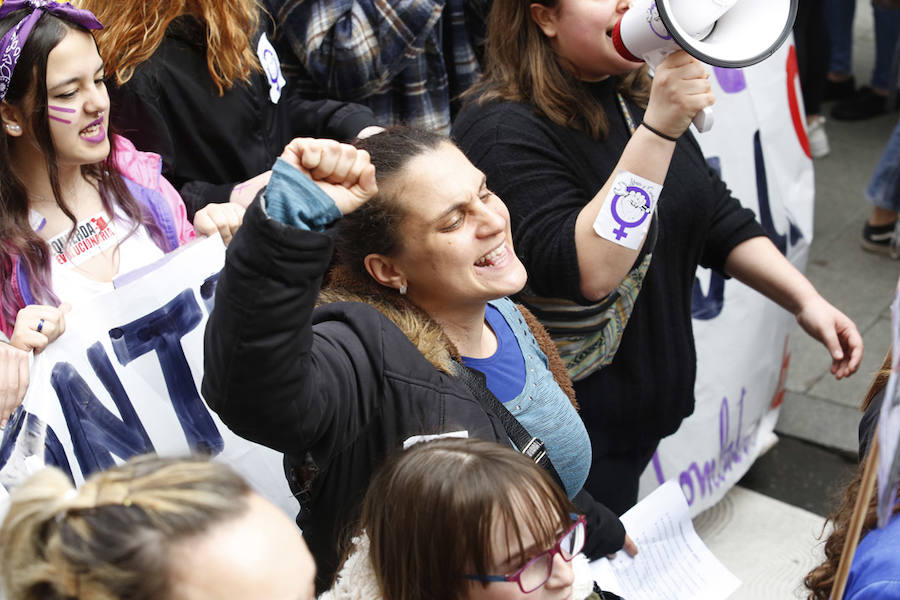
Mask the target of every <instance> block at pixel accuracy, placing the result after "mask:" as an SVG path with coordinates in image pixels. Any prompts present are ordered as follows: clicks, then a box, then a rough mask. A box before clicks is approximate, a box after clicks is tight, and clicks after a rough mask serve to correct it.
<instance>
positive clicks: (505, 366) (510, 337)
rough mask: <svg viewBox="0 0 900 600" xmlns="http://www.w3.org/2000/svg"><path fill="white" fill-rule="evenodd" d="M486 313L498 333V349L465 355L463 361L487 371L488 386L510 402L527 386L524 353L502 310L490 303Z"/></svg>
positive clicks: (505, 400)
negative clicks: (480, 355)
mask: <svg viewBox="0 0 900 600" xmlns="http://www.w3.org/2000/svg"><path fill="white" fill-rule="evenodd" d="M484 316H485V319H487V322H488V325H490V326H491V329H493V330H494V335H495V336H497V351H496V352H494V354H493V355H491V356H489V357H487V358H470V357H468V356H463V357H462V362H463V364H464V365H466V366H467V367H471V368H473V369H476V370H478V371H481V372H482V373H484V377H485V379H486V383H487V386H488V389H489V390H491V392H493V394H494V395H495V396H497V399H498V400H499V401H500V402H504V403H505V402H509V401H510V400H512V399H513V398H515V397H516V396H518V395H519V394H520V393H521V392H522V388H523V387H525V357H524V356H523V355H522V349H521V348H520V347H519V342H518V340H516V335H515V333H513V330H512V327H510V326H509V323H507V322H506V319H504V318H503V315H502V314H500V311H499V310H497V309H496V308H494V307H493V306H491V305H490V304H488V305H487V309H486V310H485V313H484Z"/></svg>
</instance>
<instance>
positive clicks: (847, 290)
mask: <svg viewBox="0 0 900 600" xmlns="http://www.w3.org/2000/svg"><path fill="white" fill-rule="evenodd" d="M855 29H856V36H855V38H854V68H855V70H856V74H855V75H856V81H857V82H862V83H866V82H868V80H869V77H870V75H871V68H872V64H873V63H874V41H873V37H872V35H873V34H872V11H871V9H870V8H869V6H868V2H864V1H863V0H860V1H859V2H858V3H857V14H856V22H855ZM829 108H830V106H829V105H827V104H826V107H825V109H826V113H827V110H828V109H829ZM896 123H897V113H891V114H888V115H884V116H882V117H878V118H875V119H871V120H868V121H857V122H846V121H843V122H842V121H835V120H833V119H829V120H828V122H827V124H826V130H827V132H828V136H829V140H830V142H831V154H830V155H829V156H827V157H825V158H823V159H819V160H817V161H816V162H815V170H816V200H815V211H816V212H815V225H814V238H813V243H812V246H811V248H810V253H809V262H808V265H807V269H806V275H807V277H809V279H810V281H812V283H813V284H814V285H815V286H816V288H818V290H819V291H820V292H821V293H822V295H823V296H825V298H827V299H828V300H829V301H830V302H832V303H833V304H834V305H836V306H837V307H838V308H840V309H841V310H843V311H844V312H845V313H846V314H847V315H848V316H849V317H850V318H852V319H853V320H854V322H855V323H856V325H857V327H858V328H859V330H860V333H862V335H863V341H864V343H865V354H864V357H863V363H862V366H861V367H860V369H859V372H857V373H856V374H855V375H854V376H853V377H850V378H849V379H845V380H842V381H835V379H834V378H833V377H832V376H831V374H830V373H829V372H828V366H829V360H828V356H827V354H826V353H825V352H824V350H822V348H821V346H820V345H819V344H818V343H816V342H814V341H812V340H811V339H810V338H809V337H808V336H806V335H805V334H804V333H803V332H802V331H800V329H799V327H798V328H796V329H795V331H794V333H793V335H792V336H791V343H790V349H791V363H790V367H789V369H790V370H789V372H788V381H787V389H788V391H787V394H786V395H785V401H784V406H783V408H782V412H781V418H780V419H779V423H778V427H777V431H778V432H780V433H786V434H789V435H793V436H796V437H800V438H803V439H807V440H810V441H813V442H815V443H818V444H822V445H826V446H831V447H835V448H840V449H844V450H849V451H853V452H855V451H856V448H857V441H856V439H857V433H856V432H857V429H856V427H857V423H858V422H859V416H860V415H859V405H860V401H861V400H862V397H863V395H864V394H865V392H866V390H867V389H868V386H869V383H870V382H871V379H872V375H873V374H874V373H875V372H876V371H877V370H878V368H879V367H880V366H881V362H882V360H883V359H884V355H885V352H887V349H888V346H889V345H890V304H891V302H892V301H893V297H894V289H895V286H896V284H897V278H898V275H900V262H898V261H894V260H891V259H890V258H888V257H885V256H880V255H874V254H870V253H868V252H864V251H863V250H862V249H861V248H860V246H859V236H860V232H861V229H862V225H863V222H864V221H865V219H866V217H867V216H868V213H869V211H870V206H869V205H868V204H867V203H866V201H865V199H864V197H863V189H864V187H865V186H866V184H867V183H868V181H869V177H870V176H871V175H872V171H873V169H874V167H875V164H876V163H877V161H878V158H879V156H880V155H881V151H882V149H883V147H884V144H885V143H886V141H887V139H888V137H889V135H890V133H891V130H892V129H893V127H894V125H895V124H896Z"/></svg>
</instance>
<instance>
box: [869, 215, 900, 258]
mask: <svg viewBox="0 0 900 600" xmlns="http://www.w3.org/2000/svg"><path fill="white" fill-rule="evenodd" d="M897 229H900V220H897V221H895V222H894V223H890V224H888V225H869V223H868V222H866V224H865V225H864V226H863V231H862V237H861V238H860V240H859V243H860V245H861V246H862V248H863V250H867V251H869V252H876V253H878V254H888V255H892V254H893V252H892V246H897V250H898V252H897V256H896V258H900V243H898V242H897V241H895V240H896V236H895V235H894V233H895V230H897Z"/></svg>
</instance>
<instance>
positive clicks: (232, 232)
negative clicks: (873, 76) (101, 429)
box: [0, 0, 863, 600]
mask: <svg viewBox="0 0 900 600" xmlns="http://www.w3.org/2000/svg"><path fill="white" fill-rule="evenodd" d="M396 4H397V6H396V7H392V10H390V11H388V10H386V8H385V7H384V6H381V5H378V4H377V3H368V2H354V3H350V2H347V3H344V2H327V3H325V2H303V3H301V2H276V1H275V0H267V1H266V2H264V3H258V2H256V1H255V0H224V1H223V0H215V1H213V0H175V1H173V2H168V3H165V6H161V5H159V4H158V3H152V2H150V1H149V0H121V1H119V2H108V1H107V0H78V1H77V6H73V5H71V4H69V3H58V2H55V1H53V0H5V1H4V2H3V3H2V4H0V36H2V38H0V120H2V128H3V131H2V135H0V281H2V286H3V288H2V302H0V329H2V331H3V334H4V336H5V338H6V340H7V341H8V343H7V341H4V342H0V360H2V364H0V384H2V385H0V394H2V395H0V427H4V426H5V425H6V424H7V422H8V421H9V419H10V418H11V416H12V415H13V414H14V412H15V411H16V410H17V408H18V407H19V406H20V405H21V403H22V400H23V398H24V395H25V392H26V391H27V388H28V385H29V369H28V354H29V353H32V352H33V353H40V352H41V351H42V350H43V349H45V348H46V347H47V346H48V344H52V343H53V342H54V341H55V340H56V339H57V338H58V337H59V336H60V335H63V333H64V332H65V321H66V315H67V313H68V311H69V310H70V308H71V306H73V305H78V304H80V303H84V302H87V301H89V300H90V299H91V298H92V297H94V296H96V295H97V294H101V293H103V292H106V291H109V290H111V289H113V281H114V280H115V279H116V278H117V277H119V276H121V275H123V274H126V273H128V272H130V271H133V270H135V269H138V268H140V267H142V266H145V265H147V264H149V263H152V262H154V261H156V260H157V259H159V258H161V257H162V256H163V255H164V254H165V253H167V252H171V251H173V250H175V249H177V248H178V247H179V246H181V245H183V244H185V243H188V242H189V241H191V240H192V239H194V238H195V237H196V236H209V235H213V234H220V235H221V237H222V239H223V242H224V243H226V244H227V245H228V252H227V256H226V261H225V267H224V269H223V270H222V272H221V275H220V277H219V280H218V284H217V289H216V296H215V306H214V309H213V310H212V312H211V314H210V316H209V320H208V323H207V328H206V335H205V345H204V375H203V383H202V393H203V397H204V400H205V401H206V403H207V404H208V406H209V408H210V409H211V410H213V411H215V412H216V413H217V414H218V416H219V417H220V418H221V419H222V421H223V422H224V423H226V424H227V425H228V427H229V428H230V429H231V430H232V431H234V432H235V433H237V434H238V435H239V436H241V437H243V438H246V439H248V440H251V441H254V442H257V443H259V444H262V445H265V446H267V447H269V448H272V449H274V450H276V451H278V452H279V453H282V454H283V456H284V467H285V476H286V479H287V482H288V484H289V486H290V489H291V491H292V493H293V494H294V496H295V497H296V498H297V500H298V502H299V504H300V512H299V513H298V515H297V517H296V523H297V526H298V527H295V526H293V525H292V524H291V523H290V522H289V521H287V520H286V519H285V517H284V515H283V514H281V513H280V512H279V511H278V509H276V508H275V507H274V506H272V505H271V504H269V503H268V502H267V501H266V500H264V499H262V498H261V497H260V496H258V495H256V494H255V493H254V492H253V491H251V490H250V488H249V487H248V485H247V484H246V483H245V482H244V481H243V480H241V478H240V477H239V476H237V475H236V474H235V473H234V472H232V471H231V470H230V469H229V468H228V467H226V466H224V465H221V464H218V463H216V462H210V461H207V460H201V459H199V458H194V459H188V460H176V459H162V458H156V457H151V456H145V457H137V458H135V459H132V460H130V461H128V462H126V463H124V464H123V465H120V466H118V467H115V468H112V469H110V470H107V471H103V472H99V473H96V474H94V475H92V476H91V477H89V478H88V479H87V481H85V483H84V484H82V485H81V486H80V487H78V488H77V489H76V488H74V487H73V485H72V483H71V482H70V481H69V480H68V478H67V477H66V476H65V475H63V474H62V473H60V472H58V471H55V470H52V469H48V470H46V471H42V472H40V473H38V474H36V475H35V476H34V477H32V478H31V479H29V480H28V481H27V482H25V483H23V484H21V485H19V486H18V487H17V488H16V489H15V490H13V493H12V497H11V499H10V504H9V512H8V514H7V516H6V518H5V520H4V521H3V524H2V527H0V547H2V549H0V561H2V564H0V576H2V585H3V588H4V590H5V593H6V597H8V598H9V599H10V600H19V599H35V600H36V599H43V598H85V599H87V598H92V599H94V598H100V599H104V598H109V599H119V598H122V599H124V598H136V599H139V598H148V599H149V598H190V599H201V598H232V597H234V598H238V597H243V598H246V597H267V598H285V599H287V598H292V599H296V598H314V597H316V595H320V594H324V595H325V596H324V597H327V598H334V599H350V598H383V599H384V600H419V599H421V600H424V599H431V598H446V599H448V600H463V599H475V600H481V599H484V600H487V599H490V598H525V597H527V598H548V599H549V598H567V599H568V598H573V599H575V600H581V599H588V598H592V599H603V598H608V599H611V598H615V596H614V595H613V594H611V593H609V592H607V591H603V590H600V589H599V588H597V587H596V586H595V584H593V582H592V581H591V576H590V573H589V570H588V568H587V561H588V560H590V559H595V558H600V557H603V556H607V555H610V554H613V553H616V552H619V551H622V552H625V553H627V554H629V555H632V556H633V555H635V554H636V553H637V552H639V551H640V549H639V548H638V547H637V546H636V545H635V543H634V542H633V541H632V540H631V538H630V537H629V535H628V533H627V532H626V530H625V528H624V526H623V525H622V523H621V521H620V520H619V518H618V517H619V516H620V515H621V514H622V513H624V512H625V511H626V510H627V509H628V508H630V507H631V506H633V505H634V504H635V502H636V500H637V493H638V479H639V476H640V474H641V472H642V471H643V470H644V468H645V467H646V465H647V464H648V462H649V460H650V458H651V456H652V455H653V453H654V451H655V450H656V447H657V445H658V443H659V441H660V440H661V439H662V438H663V437H665V436H666V435H668V434H670V433H672V432H674V431H675V430H676V429H677V428H678V426H679V424H680V423H681V421H682V419H683V418H685V417H686V416H688V415H690V414H691V413H692V412H693V409H694V381H695V376H696V367H697V365H696V362H697V361H696V352H695V348H694V338H693V331H692V324H691V312H690V304H691V289H692V287H691V286H692V283H693V278H694V273H695V271H696V269H697V267H698V266H705V267H709V268H712V269H713V270H715V271H716V272H717V273H719V274H720V275H722V276H723V277H734V278H736V279H738V280H740V281H742V282H744V283H746V284H748V285H749V286H750V287H752V288H754V289H756V290H757V291H759V292H760V293H762V294H763V295H765V296H767V297H768V298H770V299H771V300H773V301H774V302H776V303H777V304H779V305H780V306H782V307H783V308H784V309H786V310H788V311H789V312H791V313H792V314H793V315H794V316H795V317H796V320H797V322H798V323H799V325H800V326H801V327H802V328H803V330H804V331H805V332H806V333H807V334H809V335H810V336H812V337H813V338H815V339H816V340H818V341H819V342H821V343H822V345H823V346H824V347H825V349H826V351H827V354H828V357H829V360H830V361H831V372H832V373H833V375H834V376H835V377H836V378H838V379H840V378H843V377H846V376H849V375H851V374H853V373H854V372H855V371H856V370H857V368H858V367H859V364H860V360H861V356H862V351H863V345H862V339H861V337H860V335H859V332H858V331H857V328H856V326H855V325H854V323H853V322H852V321H851V320H850V319H849V318H848V317H847V316H845V315H844V314H843V313H842V312H841V311H840V310H838V309H837V308H835V307H834V306H832V305H831V304H830V303H829V302H828V301H827V300H825V299H824V298H823V297H822V296H821V295H820V294H819V293H818V292H817V291H816V289H815V288H814V287H813V285H812V284H811V283H810V282H809V281H808V280H807V279H806V278H805V277H804V276H803V274H801V273H800V272H799V271H798V270H797V269H795V268H794V267H793V266H792V265H791V263H790V262H789V261H788V260H787V259H786V258H785V257H784V256H783V255H782V254H781V253H780V252H779V251H778V250H777V249H776V247H775V246H774V245H773V243H772V242H771V241H770V240H769V239H768V237H766V235H765V233H764V231H763V229H762V227H761V226H760V224H759V223H758V222H757V220H756V218H755V217H754V213H753V212H752V211H750V210H748V209H745V208H743V207H742V206H741V204H740V203H739V201H738V199H736V198H735V197H734V196H733V195H732V194H731V192H730V191H729V190H728V188H727V187H726V186H725V184H724V183H723V182H722V181H721V179H720V178H719V176H718V174H717V173H716V172H715V171H714V170H712V169H710V168H709V167H708V165H707V163H706V160H705V159H704V157H703V154H702V152H701V150H700V147H699V145H698V143H697V140H696V139H695V138H694V136H693V134H692V133H691V132H690V131H689V130H688V126H689V125H690V123H691V120H692V118H693V117H694V115H695V114H696V113H697V112H698V111H699V110H701V109H703V108H704V107H707V106H710V105H711V104H712V103H713V102H714V97H713V94H712V92H711V89H712V88H711V84H710V81H709V75H708V72H707V70H706V68H704V66H703V65H702V64H701V63H699V62H698V61H697V60H696V59H695V58H693V57H691V56H689V55H688V54H687V53H685V52H683V51H679V52H675V53H672V54H671V55H669V56H668V58H666V60H665V61H663V62H662V64H661V65H660V66H659V67H658V68H657V69H656V71H655V73H654V75H653V77H652V78H651V77H650V76H649V75H648V71H647V67H646V66H643V65H642V64H640V63H634V62H630V61H629V60H627V59H625V58H622V57H621V56H620V55H619V53H618V52H617V51H616V49H615V48H614V45H613V42H612V40H611V38H610V37H609V36H608V35H605V34H606V33H607V32H610V31H611V30H612V29H613V27H614V25H615V24H616V22H617V21H618V19H619V18H620V17H621V16H622V14H624V12H625V11H626V10H627V7H628V2H627V1H626V0H600V1H597V0H540V1H535V2H524V1H523V0H493V1H492V2H485V1H475V0H472V1H465V2H464V1H461V0H447V2H445V3H434V2H425V1H421V0H417V1H411V2H404V3H396ZM442 11H443V12H442ZM313 88H315V91H312V90H313ZM626 191H627V193H632V194H639V195H640V196H641V198H645V199H646V202H647V204H646V207H645V208H646V213H647V215H648V217H649V218H648V219H647V223H646V227H643V228H635V229H634V230H633V231H631V232H629V235H628V236H622V235H617V234H615V233H614V231H613V225H614V223H613V217H612V216H610V204H611V202H612V201H613V198H614V197H617V196H618V195H624V194H625V193H626ZM86 223H89V224H92V226H94V227H96V228H99V229H102V230H103V231H104V232H106V233H104V235H103V236H102V240H103V241H102V243H99V244H97V245H95V246H94V247H93V248H91V249H90V251H89V252H81V251H77V249H76V244H77V241H78V239H77V235H76V233H77V231H78V226H80V225H83V224H86ZM535 315H537V316H538V317H539V318H538V317H535ZM547 319H550V320H553V321H554V322H555V323H556V324H557V326H555V327H554V328H553V330H552V331H551V332H550V333H548V331H547V330H546V329H545V328H544V326H543V325H542V323H541V321H542V320H547ZM431 438H439V439H437V440H431V441H423V440H426V439H428V440H430V439H431ZM443 438H464V439H443ZM400 523H402V526H398V524H400ZM301 531H302V537H301Z"/></svg>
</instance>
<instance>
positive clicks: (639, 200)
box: [609, 185, 653, 240]
mask: <svg viewBox="0 0 900 600" xmlns="http://www.w3.org/2000/svg"><path fill="white" fill-rule="evenodd" d="M609 209H610V212H611V213H612V216H613V219H615V220H616V222H617V223H618V224H619V227H618V228H617V229H613V233H614V234H616V239H617V240H621V239H622V238H623V237H628V232H627V231H626V229H633V228H634V227H639V226H640V225H641V224H642V223H643V222H644V221H645V220H646V219H647V215H649V214H650V211H651V210H652V209H653V204H652V203H651V202H650V194H648V193H647V192H645V191H644V190H642V189H641V188H639V187H635V186H633V185H629V186H628V188H627V192H626V193H625V194H616V195H615V196H613V199H612V203H611V204H610V206H609Z"/></svg>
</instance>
